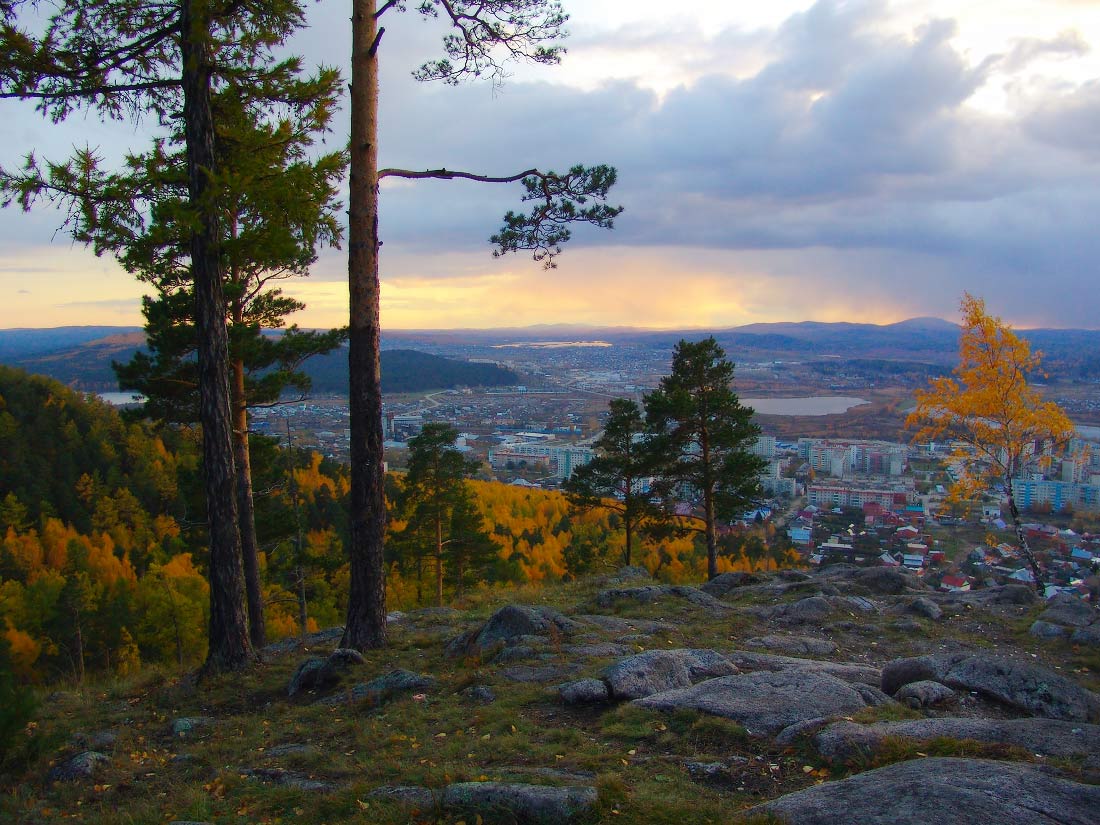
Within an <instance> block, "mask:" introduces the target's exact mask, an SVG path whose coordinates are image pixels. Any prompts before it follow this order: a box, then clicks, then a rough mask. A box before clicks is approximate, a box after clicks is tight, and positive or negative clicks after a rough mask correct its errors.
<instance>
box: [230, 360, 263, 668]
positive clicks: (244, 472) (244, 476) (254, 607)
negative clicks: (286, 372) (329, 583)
mask: <svg viewBox="0 0 1100 825" xmlns="http://www.w3.org/2000/svg"><path fill="white" fill-rule="evenodd" d="M232 403H233V453H234V461H235V463H236V470H237V525H238V529H239V530H240V534H241V559H242V561H243V562H244V589H245V594H246V595H247V597H248V598H247V602H248V637H249V640H250V641H251V642H252V647H253V648H254V649H256V650H259V649H260V648H261V647H263V646H264V645H265V644H267V626H266V622H265V621H264V594H263V587H262V586H261V583H260V544H259V541H258V540H257V538H256V509H255V506H254V505H253V501H252V455H251V451H250V450H249V447H248V403H247V400H246V399H245V394H244V362H243V361H241V360H240V359H239V358H237V359H234V361H233V398H232Z"/></svg>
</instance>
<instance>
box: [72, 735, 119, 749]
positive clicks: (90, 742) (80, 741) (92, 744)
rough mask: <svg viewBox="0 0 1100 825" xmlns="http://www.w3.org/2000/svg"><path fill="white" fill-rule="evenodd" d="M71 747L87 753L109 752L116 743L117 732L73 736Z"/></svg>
mask: <svg viewBox="0 0 1100 825" xmlns="http://www.w3.org/2000/svg"><path fill="white" fill-rule="evenodd" d="M72 741H73V746H74V747H77V748H81V749H83V750H88V751H109V750H111V748H113V747H114V746H115V744H116V743H117V742H118V731H117V730H100V731H96V732H95V733H75V734H73V740H72Z"/></svg>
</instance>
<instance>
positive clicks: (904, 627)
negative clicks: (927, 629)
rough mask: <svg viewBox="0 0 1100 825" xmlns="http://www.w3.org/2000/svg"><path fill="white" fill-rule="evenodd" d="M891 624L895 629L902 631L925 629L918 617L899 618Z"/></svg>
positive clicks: (917, 631)
mask: <svg viewBox="0 0 1100 825" xmlns="http://www.w3.org/2000/svg"><path fill="white" fill-rule="evenodd" d="M890 626H891V627H892V628H894V630H900V631H901V632H902V633H920V632H921V631H923V630H924V625H922V624H921V623H920V622H918V621H917V620H916V619H898V620H897V621H896V622H894V623H893V624H892V625H890Z"/></svg>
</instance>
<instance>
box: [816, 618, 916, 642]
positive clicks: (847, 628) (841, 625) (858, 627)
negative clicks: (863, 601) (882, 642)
mask: <svg viewBox="0 0 1100 825" xmlns="http://www.w3.org/2000/svg"><path fill="white" fill-rule="evenodd" d="M915 624H918V626H919V623H915ZM922 629H923V628H922ZM822 630H826V631H828V632H829V633H855V634H856V635H858V636H873V637H875V638H878V637H879V636H881V635H882V628H880V627H879V626H878V625H877V624H875V623H874V622H868V621H862V622H852V621H848V620H847V619H842V620H841V621H839V622H832V623H831V624H827V625H822Z"/></svg>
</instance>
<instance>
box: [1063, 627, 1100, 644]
mask: <svg viewBox="0 0 1100 825" xmlns="http://www.w3.org/2000/svg"><path fill="white" fill-rule="evenodd" d="M1069 640H1070V641H1071V642H1073V644H1075V645H1089V646H1091V647H1100V624H1094V625H1090V626H1089V627H1079V628H1077V629H1076V630H1075V631H1073V635H1072V636H1070V637H1069Z"/></svg>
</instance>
